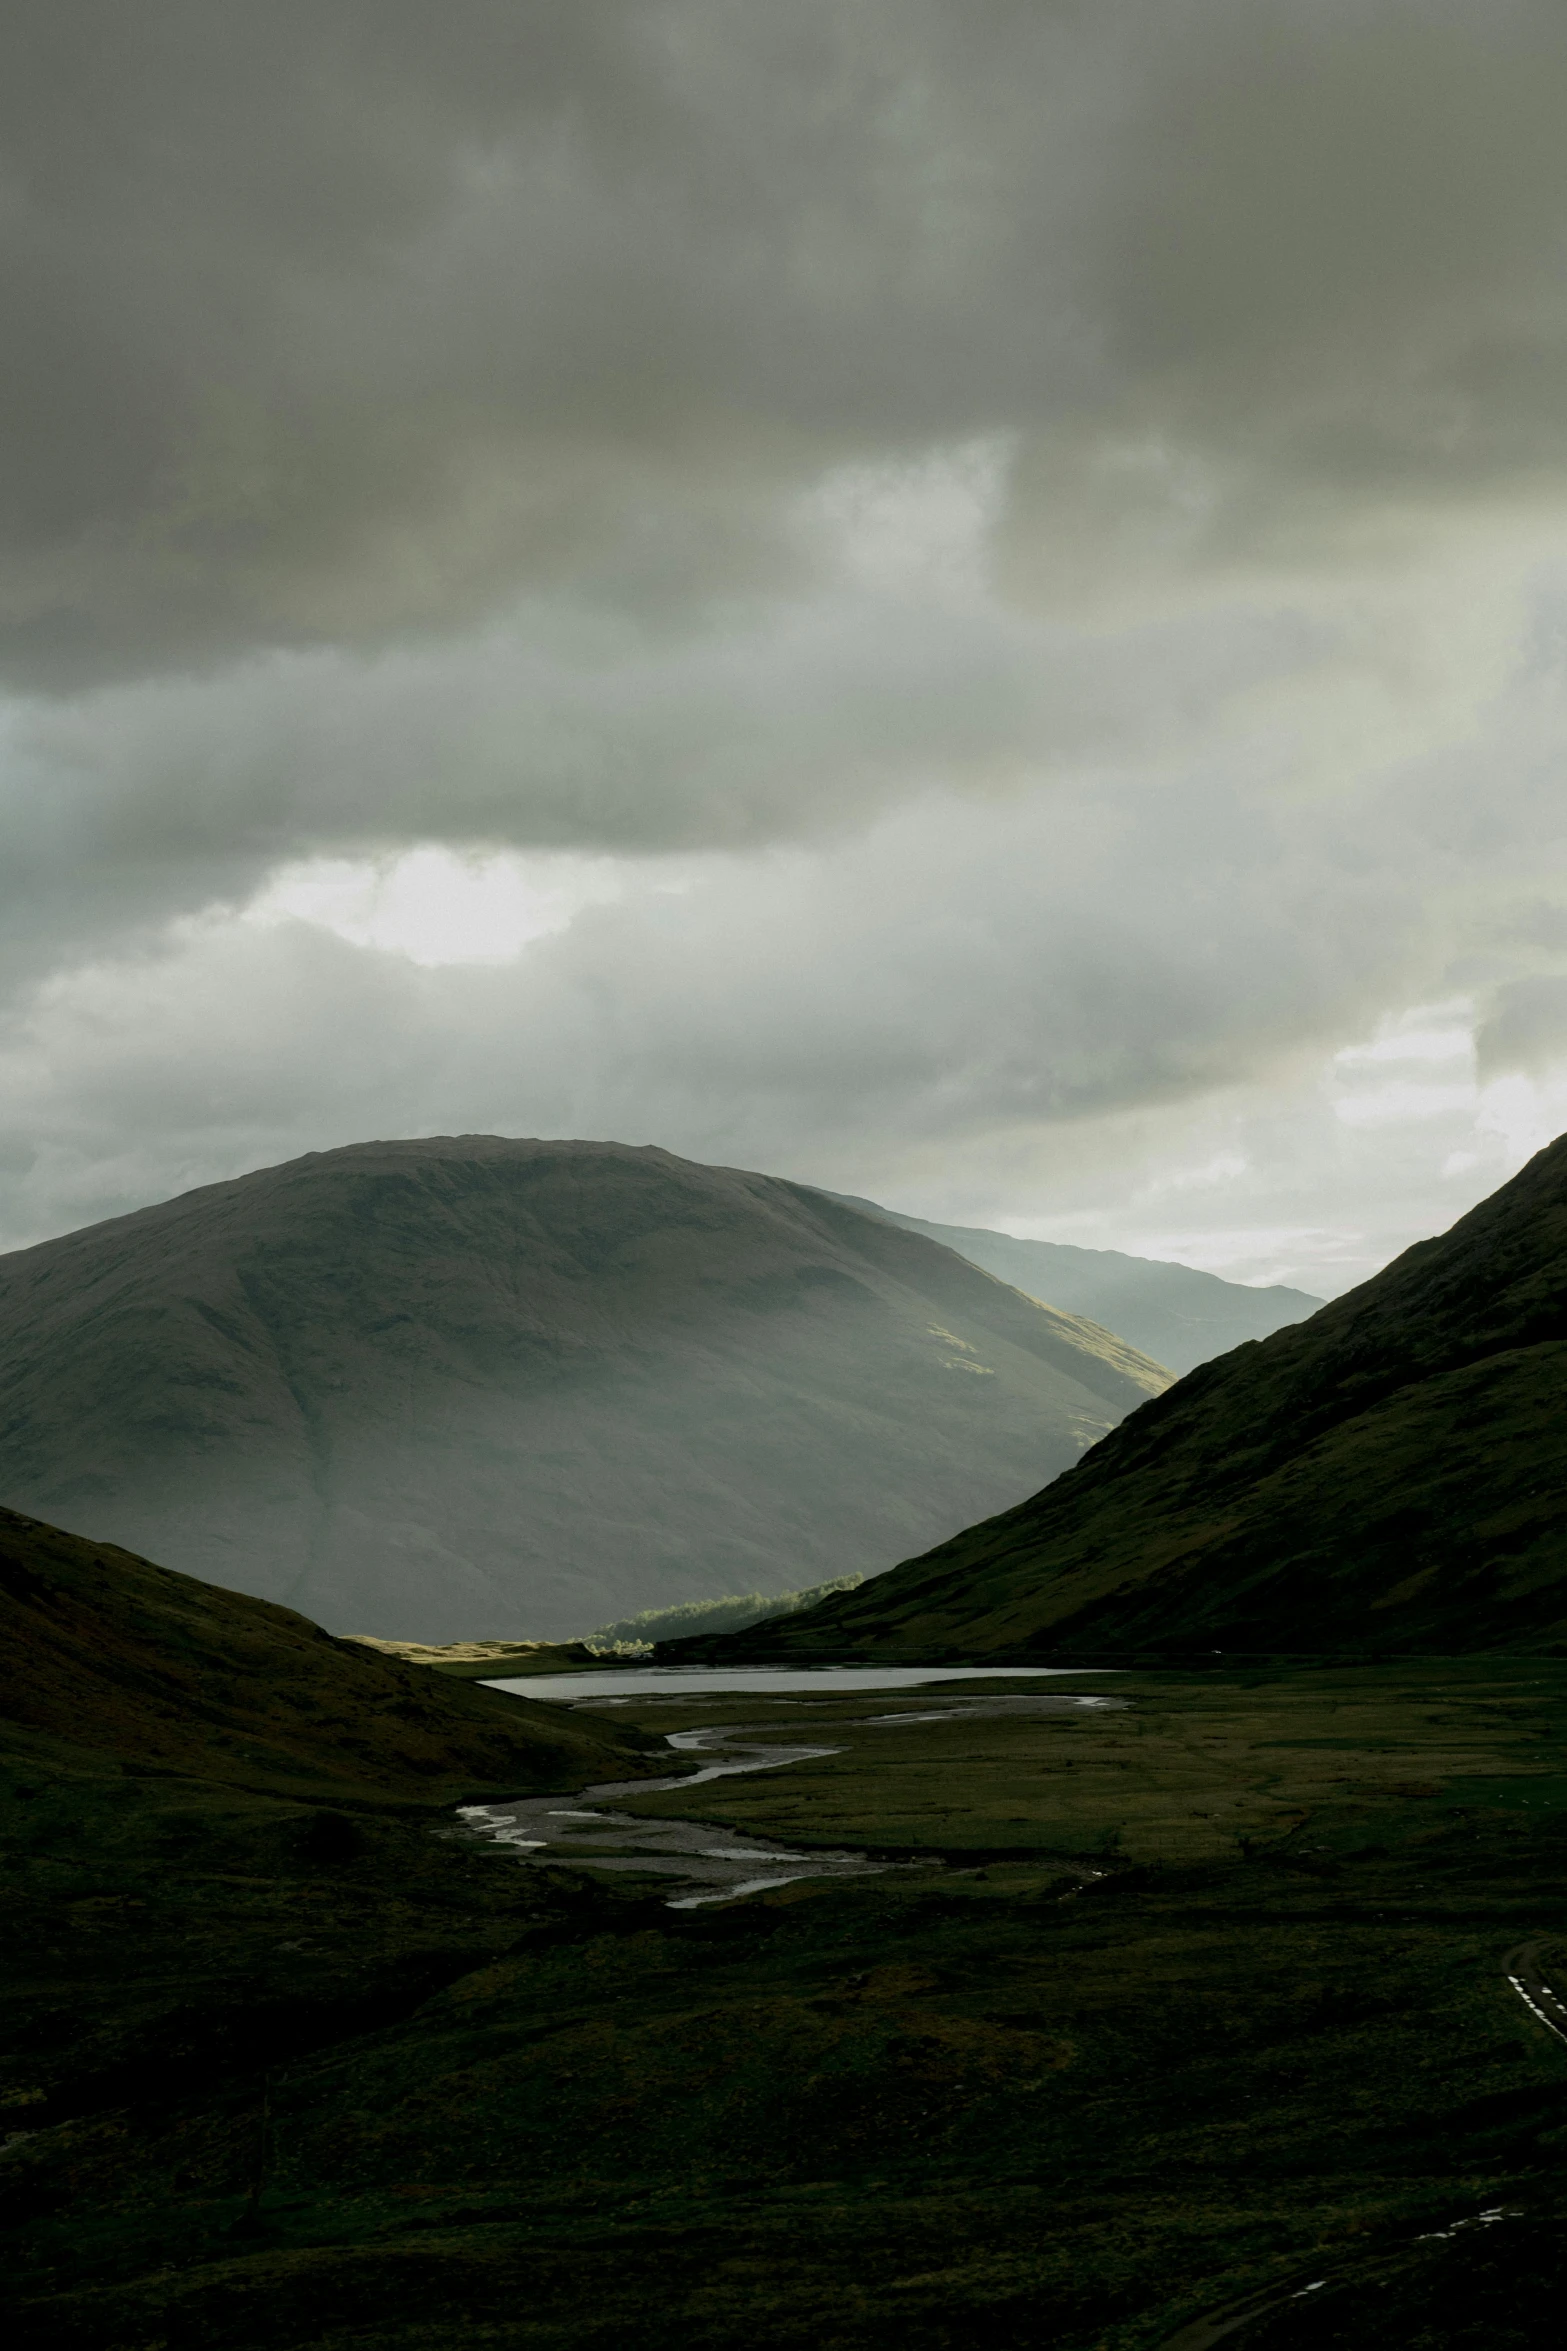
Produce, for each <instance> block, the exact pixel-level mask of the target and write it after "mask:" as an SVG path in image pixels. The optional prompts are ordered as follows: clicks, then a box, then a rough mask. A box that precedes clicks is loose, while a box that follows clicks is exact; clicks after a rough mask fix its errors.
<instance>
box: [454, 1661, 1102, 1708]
mask: <svg viewBox="0 0 1567 2351" xmlns="http://www.w3.org/2000/svg"><path fill="white" fill-rule="evenodd" d="M1105 1670H1106V1669H1105V1668H1104V1667H1100V1666H1088V1667H1083V1666H1065V1665H815V1666H811V1665H803V1666H802V1665H732V1666H707V1665H626V1666H618V1667H610V1666H606V1667H605V1668H604V1670H603V1671H602V1672H601V1673H536V1674H521V1675H518V1676H515V1677H512V1678H509V1679H507V1680H505V1681H494V1682H490V1683H488V1684H487V1685H486V1686H487V1687H488V1688H489V1689H492V1690H515V1692H516V1693H517V1696H518V1697H519V1698H553V1699H554V1700H555V1701H556V1702H557V1704H560V1703H565V1704H568V1705H569V1703H570V1702H571V1700H572V1699H573V1698H641V1697H647V1696H649V1695H656V1696H662V1697H666V1698H684V1697H688V1696H689V1695H690V1693H691V1692H692V1691H693V1690H753V1691H767V1690H814V1691H815V1692H816V1693H817V1694H818V1696H821V1697H826V1696H828V1695H830V1693H831V1692H832V1691H834V1690H916V1689H918V1688H920V1687H921V1685H922V1684H923V1683H926V1682H995V1681H1009V1682H1010V1681H1019V1680H1022V1679H1024V1678H1026V1679H1028V1680H1030V1681H1032V1680H1037V1679H1038V1678H1039V1677H1040V1676H1041V1675H1051V1674H1064V1673H1072V1674H1078V1673H1082V1672H1089V1673H1098V1672H1103V1671H1105Z"/></svg>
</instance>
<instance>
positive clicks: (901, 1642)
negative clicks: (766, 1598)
mask: <svg viewBox="0 0 1567 2351" xmlns="http://www.w3.org/2000/svg"><path fill="white" fill-rule="evenodd" d="M1541 1646H1543V1647H1549V1648H1553V1649H1556V1650H1559V1651H1561V1650H1567V1138H1564V1139H1562V1140H1561V1141H1559V1142H1556V1143H1554V1144H1552V1145H1551V1147H1550V1149H1549V1150H1546V1151H1542V1152H1541V1153H1540V1154H1539V1155H1538V1157H1536V1158H1535V1159H1533V1160H1531V1161H1530V1163H1529V1165H1528V1166H1527V1167H1526V1168H1525V1169H1524V1170H1523V1171H1522V1173H1521V1174H1519V1175H1518V1176H1516V1177H1515V1178H1514V1179H1513V1181H1512V1182H1511V1183H1509V1184H1507V1185H1504V1186H1503V1188H1502V1190H1501V1191H1499V1192H1497V1193H1495V1194H1494V1195H1493V1196H1492V1198H1490V1199H1489V1200H1486V1201H1484V1202H1482V1203H1481V1205H1480V1206H1479V1207H1478V1208H1476V1209H1474V1210H1473V1211H1472V1212H1471V1213H1470V1214H1469V1215H1468V1216H1466V1217H1464V1218H1462V1219H1461V1221H1460V1222H1459V1223H1458V1224H1456V1225H1455V1226H1454V1227H1453V1229H1452V1231H1451V1232H1449V1233H1447V1234H1445V1235H1444V1236H1443V1237H1442V1238H1441V1239H1440V1240H1434V1241H1422V1242H1420V1243H1418V1244H1417V1246H1416V1247H1415V1248H1413V1249H1408V1250H1406V1251H1405V1253H1404V1255H1403V1256H1402V1257H1400V1258H1398V1259H1397V1260H1396V1261H1395V1262H1394V1263H1393V1264H1392V1265H1390V1266H1388V1267H1387V1268H1386V1269H1385V1270H1384V1271H1383V1272H1382V1273H1380V1274H1378V1275H1377V1276H1376V1277H1375V1279H1374V1280H1372V1281H1369V1282H1366V1283H1364V1284H1363V1285H1362V1286H1361V1287H1360V1288H1359V1289H1358V1290H1352V1291H1351V1292H1350V1293H1349V1295H1348V1296H1347V1297H1344V1298H1340V1299H1338V1300H1337V1301H1336V1302H1335V1303H1334V1304H1333V1305H1331V1306H1325V1307H1323V1308H1322V1310H1321V1311H1320V1313H1318V1314H1316V1315H1315V1316H1313V1318H1312V1320H1311V1321H1310V1322H1308V1323H1303V1324H1300V1325H1298V1326H1297V1327H1296V1328H1294V1329H1292V1330H1285V1331H1280V1332H1278V1333H1277V1334H1276V1335H1275V1336H1274V1337H1272V1338H1270V1339H1265V1340H1263V1341H1262V1342H1261V1343H1260V1344H1255V1345H1250V1346H1245V1347H1239V1348H1237V1349H1236V1350H1235V1352H1234V1353H1233V1354H1231V1355H1226V1356H1224V1357H1222V1358H1221V1359H1220V1360H1219V1361H1218V1362H1216V1363H1210V1364H1205V1365H1204V1366H1203V1367H1202V1369H1201V1370H1199V1371H1195V1372H1192V1373H1190V1374H1189V1375H1188V1376H1187V1377H1186V1378H1185V1379H1183V1380H1181V1381H1180V1382H1179V1383H1178V1384H1177V1385H1176V1386H1175V1387H1174V1388H1172V1389H1171V1390H1170V1391H1169V1392H1168V1394H1166V1395H1164V1396H1161V1397H1160V1398H1159V1399H1158V1400H1157V1402H1154V1403H1151V1404H1147V1405H1145V1406H1144V1407H1143V1408H1142V1410H1141V1411H1139V1412H1137V1413H1135V1414H1134V1415H1133V1416H1132V1417H1131V1419H1129V1420H1128V1421H1126V1422H1124V1423H1123V1424H1122V1426H1121V1427H1120V1428H1118V1429H1117V1430H1116V1431H1115V1433H1114V1435H1113V1436H1111V1437H1109V1438H1107V1439H1106V1441H1105V1442H1104V1444H1102V1445H1100V1446H1098V1447H1096V1448H1095V1450H1094V1451H1093V1453H1091V1454H1090V1455H1089V1456H1088V1458H1087V1459H1086V1460H1085V1461H1083V1462H1081V1463H1080V1464H1079V1465H1078V1466H1077V1467H1076V1468H1075V1469H1073V1470H1072V1471H1070V1472H1069V1473H1068V1474H1067V1475H1066V1476H1065V1477H1063V1478H1061V1479H1060V1480H1058V1482H1057V1483H1056V1484H1054V1485H1052V1486H1050V1487H1049V1488H1047V1489H1046V1490H1045V1491H1044V1492H1043V1493H1040V1494H1036V1495H1035V1496H1034V1497H1033V1498H1032V1500H1030V1501H1028V1502H1025V1503H1023V1504H1022V1505H1021V1507H1019V1508H1018V1509H1015V1510H1010V1511H1008V1512H1006V1513H1005V1514H1004V1515H1002V1516H1000V1517H997V1518H993V1519H991V1520H989V1521H988V1522H987V1523H985V1524H984V1525H981V1526H975V1527H970V1528H969V1529H968V1530H967V1531H966V1532H965V1533H964V1534H961V1535H959V1536H957V1537H956V1538H955V1539H954V1540H953V1541H951V1542H949V1543H944V1544H942V1545H941V1547H940V1548H939V1549H938V1550H934V1551H932V1552H930V1553H928V1554H927V1555H926V1556H925V1557H924V1558H920V1559H912V1560H910V1561H909V1562H908V1563H907V1564H906V1565H904V1566H902V1567H900V1568H897V1569H895V1570H894V1572H893V1573H892V1574H891V1575H890V1576H885V1577H883V1578H881V1579H880V1580H879V1581H878V1582H877V1583H876V1584H875V1585H874V1586H867V1587H866V1588H864V1589H862V1590H860V1591H857V1592H848V1593H844V1594H842V1595H840V1596H838V1597H836V1598H834V1599H832V1600H828V1601H826V1602H824V1603H823V1604H822V1605H820V1606H819V1607H817V1608H814V1609H811V1610H810V1611H808V1612H807V1613H806V1614H805V1615H803V1616H798V1617H793V1618H784V1619H781V1620H780V1621H779V1622H778V1623H777V1624H776V1625H759V1626H757V1627H756V1628H755V1630H754V1631H753V1632H749V1633H741V1634H737V1635H735V1636H734V1637H733V1638H732V1639H731V1640H730V1641H728V1642H726V1643H724V1644H723V1653H724V1654H725V1655H726V1656H735V1655H737V1654H740V1653H744V1654H750V1655H757V1656H763V1655H765V1656H767V1657H777V1658H780V1659H781V1658H784V1657H796V1656H808V1655H809V1656H829V1655H830V1656H834V1657H840V1656H872V1657H877V1658H886V1659H889V1660H891V1659H896V1658H902V1657H910V1658H914V1657H920V1658H935V1657H942V1658H945V1657H951V1656H961V1657H970V1658H980V1657H999V1656H1006V1657H1009V1658H1010V1657H1017V1658H1021V1657H1024V1656H1030V1657H1041V1658H1043V1657H1049V1656H1066V1655H1077V1656H1087V1655H1100V1656H1105V1655H1111V1654H1115V1653H1118V1652H1119V1653H1128V1652H1130V1653H1144V1654H1148V1653H1161V1652H1162V1653H1165V1654H1171V1653H1184V1654H1190V1653H1192V1652H1210V1651H1214V1650H1222V1651H1225V1652H1232V1651H1281V1652H1286V1653H1289V1652H1307V1653H1320V1652H1322V1651H1324V1650H1331V1651H1340V1652H1351V1653H1355V1652H1359V1653H1367V1652H1369V1653H1376V1652H1381V1651H1398V1650H1401V1649H1423V1650H1427V1651H1437V1652H1442V1651H1449V1652H1458V1651H1463V1650H1467V1649H1471V1648H1486V1647H1489V1648H1508V1647H1522V1648H1528V1647H1541Z"/></svg>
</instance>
